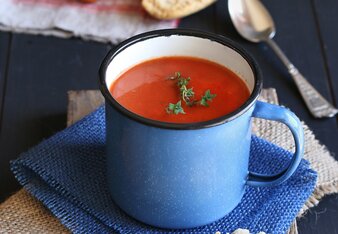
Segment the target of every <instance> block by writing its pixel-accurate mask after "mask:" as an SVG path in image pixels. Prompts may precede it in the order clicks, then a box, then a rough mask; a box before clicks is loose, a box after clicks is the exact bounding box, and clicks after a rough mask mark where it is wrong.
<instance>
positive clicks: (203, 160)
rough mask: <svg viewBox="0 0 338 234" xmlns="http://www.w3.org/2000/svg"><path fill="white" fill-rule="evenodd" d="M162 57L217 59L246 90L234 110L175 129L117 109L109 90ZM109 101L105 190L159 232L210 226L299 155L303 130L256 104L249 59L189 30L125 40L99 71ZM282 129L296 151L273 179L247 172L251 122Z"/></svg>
mask: <svg viewBox="0 0 338 234" xmlns="http://www.w3.org/2000/svg"><path fill="white" fill-rule="evenodd" d="M162 56H192V57H198V58H203V59H207V60H210V61H214V62H216V63H218V64H221V65H223V66H225V67H227V68H229V69H230V70H232V71H233V72H234V73H236V74H237V75H238V76H239V77H240V78H241V79H242V80H243V81H244V82H245V83H246V84H247V87H248V88H249V90H250V93H251V95H250V97H249V99H248V100H247V101H246V102H245V103H244V104H243V105H242V106H241V107H239V108H238V109H237V110H235V111H234V112H232V113H230V114H227V115H225V116H222V117H219V118H216V119H212V120H209V121H205V122H198V123H187V124H176V123H166V122H160V121H155V120H151V119H147V118H144V117H142V116H139V115H137V114H135V113H132V112H131V111H129V110H127V109H126V108H124V107H123V106H121V105H120V104H119V103H118V102H117V101H116V100H115V99H114V98H113V97H112V96H111V94H110V93H109V87H110V86H111V84H112V83H113V82H114V80H115V79H116V78H118V76H119V75H120V74H121V73H122V72H124V71H125V70H126V69H128V68H130V67H132V66H134V65H136V64H138V63H140V62H142V61H145V60H149V59H152V58H156V57H162ZM100 88H101V91H102V93H103V95H104V97H105V100H106V104H105V105H106V150H107V176H108V185H109V190H110V193H111V196H112V198H113V200H114V202H115V203H116V204H117V205H118V206H119V207H120V208H121V209H122V210H124V211H125V212H126V213H127V214H129V215H130V216H132V217H134V218H135V219H137V220H140V221H142V222H144V223H146V224H150V225H153V226H157V227H161V228H192V227H197V226H201V225H206V224H209V223H211V222H213V221H216V220H218V219H220V218H222V217H224V216H225V215H226V214H227V213H229V212H230V211H231V210H233V209H234V208H235V207H236V206H237V205H238V203H239V202H240V201H241V198H242V196H243V194H244V191H245V187H246V185H248V186H274V185H278V184H280V183H282V182H283V181H285V180H287V179H288V178H289V177H290V176H291V175H292V174H293V173H294V171H295V170H296V168H297V166H298V164H299V162H300V160H301V157H302V155H303V151H304V150H303V141H304V139H303V130H302V128H301V124H300V122H299V120H298V118H297V117H296V116H295V115H294V114H293V113H292V112H290V111H289V110H287V109H286V108H283V107H279V106H276V105H272V104H268V103H263V102H260V101H257V98H258V96H259V93H260V91H261V88H262V78H261V73H260V70H259V68H258V67H257V65H256V63H255V62H254V60H253V59H252V58H251V57H250V56H249V55H248V54H247V53H246V52H245V51H244V50H243V49H242V48H240V47H239V46H238V45H236V44H235V43H234V42H232V41H230V40H229V39H227V38H224V37H221V36H218V35H214V34H210V33H205V32H199V31H193V30H184V29H168V30H159V31H152V32H148V33H144V34H140V35H138V36H135V37H133V38H131V39H129V40H126V41H124V42H122V43H121V44H120V45H119V46H118V47H116V48H115V49H113V50H111V51H110V52H109V53H108V55H107V56H106V57H105V59H104V61H103V62H102V65H101V67H100ZM252 117H257V118H263V119H269V120H275V121H279V122H282V123H284V124H286V125H287V126H288V127H289V128H290V130H291V132H292V134H293V137H294V141H295V145H296V151H295V153H294V155H293V157H292V159H291V161H290V164H289V166H288V167H287V168H281V172H280V173H279V174H276V175H262V174H257V173H254V172H249V171H248V164H249V153H250V142H251V118H252Z"/></svg>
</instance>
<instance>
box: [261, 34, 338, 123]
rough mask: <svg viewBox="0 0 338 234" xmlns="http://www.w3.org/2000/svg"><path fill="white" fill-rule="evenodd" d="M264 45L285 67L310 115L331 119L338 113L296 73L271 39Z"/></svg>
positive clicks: (295, 69)
mask: <svg viewBox="0 0 338 234" xmlns="http://www.w3.org/2000/svg"><path fill="white" fill-rule="evenodd" d="M266 43H267V44H268V45H269V46H270V47H271V48H272V50H273V51H274V52H275V53H276V54H277V56H278V57H279V58H280V59H281V60H282V62H283V63H284V65H285V66H286V67H287V69H288V71H289V73H290V75H291V76H292V78H293V80H294V81H295V83H296V86H297V88H298V90H299V92H300V94H301V95H302V97H303V99H304V101H305V104H306V106H307V107H308V109H309V110H310V112H311V114H312V115H313V116H314V117H316V118H323V117H333V116H335V115H336V114H337V113H338V109H336V108H335V107H334V106H332V105H331V104H330V103H329V102H328V101H327V100H326V99H325V98H324V97H323V96H322V95H321V94H320V93H319V92H318V91H317V90H316V89H315V88H314V87H313V86H312V85H311V84H310V83H309V82H308V81H307V80H306V79H305V78H304V76H303V75H302V74H301V73H300V72H299V71H298V69H297V68H296V67H295V66H294V65H293V64H292V63H291V62H290V60H289V59H288V58H287V57H286V55H285V54H284V53H283V51H282V50H281V49H280V48H279V46H278V45H277V44H276V42H275V41H273V40H272V39H268V40H266Z"/></svg>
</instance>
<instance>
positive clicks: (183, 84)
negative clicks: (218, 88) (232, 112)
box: [166, 72, 216, 115]
mask: <svg viewBox="0 0 338 234" xmlns="http://www.w3.org/2000/svg"><path fill="white" fill-rule="evenodd" d="M169 79H170V80H177V86H178V87H179V90H180V100H179V101H178V102H177V103H176V104H173V103H169V105H168V106H167V108H166V111H167V113H168V114H172V113H174V114H176V115H178V114H185V112H184V109H183V107H182V102H181V100H183V101H184V102H185V104H186V105H187V106H190V107H192V106H194V105H196V104H199V105H202V106H205V107H209V103H208V102H210V101H212V100H213V99H214V98H215V97H216V94H211V92H210V89H208V90H207V91H205V93H204V95H203V96H202V98H201V100H194V97H195V92H194V90H193V88H192V87H191V88H188V84H189V82H190V80H191V79H190V77H187V78H184V77H182V76H181V73H180V72H175V75H174V76H171V77H169Z"/></svg>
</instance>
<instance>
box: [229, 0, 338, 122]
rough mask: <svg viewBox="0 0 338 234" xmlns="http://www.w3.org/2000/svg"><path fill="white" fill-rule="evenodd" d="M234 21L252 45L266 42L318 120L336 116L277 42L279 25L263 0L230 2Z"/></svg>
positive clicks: (241, 33)
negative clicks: (275, 37) (276, 24)
mask: <svg viewBox="0 0 338 234" xmlns="http://www.w3.org/2000/svg"><path fill="white" fill-rule="evenodd" d="M228 8H229V13H230V17H231V20H232V22H233V24H234V25H235V28H236V30H237V31H238V33H239V34H240V35H241V36H242V37H244V38H245V39H247V40H248V41H251V42H262V41H263V42H266V43H267V44H268V45H269V46H270V47H271V48H272V50H273V51H274V52H275V53H276V54H277V56H278V57H279V58H280V59H281V60H282V62H283V63H284V65H285V66H286V67H287V69H288V71H289V73H290V74H291V76H292V78H293V80H294V81H295V83H296V85H297V87H298V90H299V92H300V93H301V95H302V97H303V99H304V101H305V103H306V105H307V107H308V108H309V110H310V112H311V113H312V115H313V116H314V117H316V118H322V117H333V116H334V115H335V114H337V113H338V109H336V108H334V107H333V106H332V105H331V104H330V103H329V102H328V101H327V100H325V98H324V97H323V96H322V95H321V94H320V93H319V92H318V91H317V90H316V89H315V88H314V87H313V86H312V85H311V84H310V83H309V82H307V81H306V79H305V78H304V77H303V75H302V74H301V73H300V72H299V71H298V70H297V68H296V67H295V66H294V65H293V64H292V63H291V62H290V60H289V59H288V58H287V57H286V55H285V54H284V53H283V52H282V50H281V49H280V48H279V47H278V45H277V44H276V42H274V41H273V40H272V38H273V37H274V35H275V33H276V28H275V24H274V22H273V19H272V18H271V16H270V14H269V12H268V11H267V9H266V8H265V7H264V5H263V4H262V3H261V2H260V1H259V0H228Z"/></svg>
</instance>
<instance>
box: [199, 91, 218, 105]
mask: <svg viewBox="0 0 338 234" xmlns="http://www.w3.org/2000/svg"><path fill="white" fill-rule="evenodd" d="M215 97H216V94H211V93H210V89H208V90H207V91H205V93H204V95H203V96H202V99H201V100H200V104H201V105H202V106H209V103H208V102H209V101H212V99H214V98H215Z"/></svg>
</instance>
